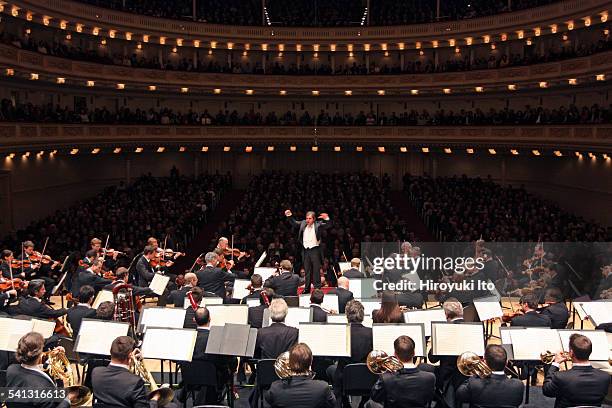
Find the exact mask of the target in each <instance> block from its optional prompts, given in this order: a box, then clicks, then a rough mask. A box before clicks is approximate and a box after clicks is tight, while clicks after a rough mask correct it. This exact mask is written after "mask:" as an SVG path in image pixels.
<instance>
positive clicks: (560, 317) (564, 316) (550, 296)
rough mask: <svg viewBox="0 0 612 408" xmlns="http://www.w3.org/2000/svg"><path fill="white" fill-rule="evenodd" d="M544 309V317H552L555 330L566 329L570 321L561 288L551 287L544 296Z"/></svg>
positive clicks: (542, 312)
mask: <svg viewBox="0 0 612 408" xmlns="http://www.w3.org/2000/svg"><path fill="white" fill-rule="evenodd" d="M544 302H545V305H544V307H542V308H540V309H539V310H540V312H541V314H542V315H543V316H548V317H550V320H551V322H552V323H551V327H552V328H553V329H565V328H566V326H567V321H568V320H569V311H568V310H567V306H565V302H564V301H563V294H562V293H561V291H560V290H559V288H555V287H551V288H548V289H547V290H546V293H545V294H544Z"/></svg>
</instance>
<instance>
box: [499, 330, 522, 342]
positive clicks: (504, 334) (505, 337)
mask: <svg viewBox="0 0 612 408" xmlns="http://www.w3.org/2000/svg"><path fill="white" fill-rule="evenodd" d="M512 330H525V328H524V327H503V326H502V327H500V328H499V335H500V337H501V342H502V344H512V337H511V336H510V332H512Z"/></svg>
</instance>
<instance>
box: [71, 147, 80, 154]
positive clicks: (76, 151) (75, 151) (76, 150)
mask: <svg viewBox="0 0 612 408" xmlns="http://www.w3.org/2000/svg"><path fill="white" fill-rule="evenodd" d="M78 152H79V149H77V148H76V147H75V148H73V149H72V150H70V154H72V155H75V154H77V153H78Z"/></svg>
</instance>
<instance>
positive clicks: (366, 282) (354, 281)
mask: <svg viewBox="0 0 612 408" xmlns="http://www.w3.org/2000/svg"><path fill="white" fill-rule="evenodd" d="M349 291H351V292H352V293H353V297H354V298H355V299H369V298H373V297H376V289H374V279H373V278H351V279H349Z"/></svg>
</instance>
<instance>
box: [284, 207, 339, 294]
mask: <svg viewBox="0 0 612 408" xmlns="http://www.w3.org/2000/svg"><path fill="white" fill-rule="evenodd" d="M285 216H286V217H287V219H288V220H289V222H290V223H291V225H292V226H293V227H299V233H298V242H299V243H300V244H301V245H302V261H303V262H304V271H305V272H306V273H305V282H304V283H305V285H304V293H310V283H311V282H312V283H313V285H314V287H315V289H318V288H320V287H321V264H322V263H323V259H322V258H323V254H322V253H321V248H320V247H319V244H320V243H321V230H322V229H324V228H327V227H329V226H330V225H331V222H330V221H329V215H327V213H321V214H320V215H319V220H320V221H315V216H316V215H315V212H314V211H308V212H307V213H306V219H305V220H301V221H298V220H296V219H295V218H293V213H292V212H291V210H286V211H285Z"/></svg>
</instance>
